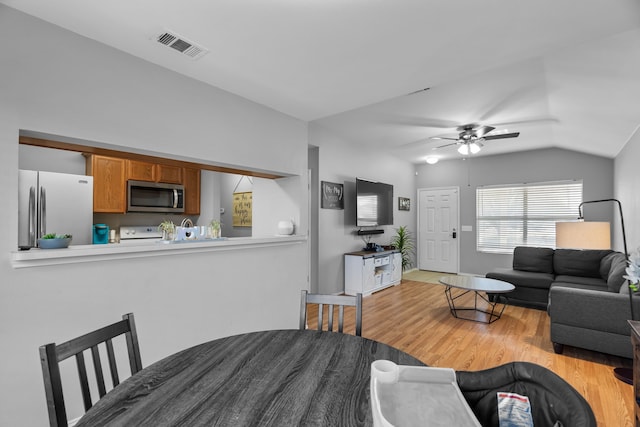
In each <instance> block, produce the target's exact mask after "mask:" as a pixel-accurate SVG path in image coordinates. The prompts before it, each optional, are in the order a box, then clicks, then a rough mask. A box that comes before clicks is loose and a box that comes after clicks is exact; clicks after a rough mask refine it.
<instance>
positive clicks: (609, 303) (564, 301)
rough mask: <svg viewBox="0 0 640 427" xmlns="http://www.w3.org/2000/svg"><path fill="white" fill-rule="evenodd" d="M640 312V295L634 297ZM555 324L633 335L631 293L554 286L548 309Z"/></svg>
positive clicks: (635, 308)
mask: <svg viewBox="0 0 640 427" xmlns="http://www.w3.org/2000/svg"><path fill="white" fill-rule="evenodd" d="M634 311H635V313H638V314H640V298H634ZM547 312H548V313H549V317H550V318H551V323H558V324H563V325H569V326H575V327H579V328H584V329H593V330H597V331H603V332H610V333H616V334H621V335H629V334H630V329H629V324H628V323H627V320H630V319H631V308H630V306H629V295H628V294H620V293H615V292H603V291H594V290H590V289H578V288H568V287H563V286H552V287H551V289H550V291H549V306H548V309H547Z"/></svg>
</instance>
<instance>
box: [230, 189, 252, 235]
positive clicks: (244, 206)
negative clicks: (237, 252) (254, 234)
mask: <svg viewBox="0 0 640 427" xmlns="http://www.w3.org/2000/svg"><path fill="white" fill-rule="evenodd" d="M252 205H253V193H252V192H251V191H247V192H244V193H233V226H234V227H251V222H252V217H251V212H252V210H253V206H252Z"/></svg>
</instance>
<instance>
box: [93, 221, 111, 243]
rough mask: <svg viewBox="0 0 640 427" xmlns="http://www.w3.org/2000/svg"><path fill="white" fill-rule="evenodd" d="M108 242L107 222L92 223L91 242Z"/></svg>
mask: <svg viewBox="0 0 640 427" xmlns="http://www.w3.org/2000/svg"><path fill="white" fill-rule="evenodd" d="M106 243H109V226H108V225H107V224H94V225H93V244H94V245H103V244H106Z"/></svg>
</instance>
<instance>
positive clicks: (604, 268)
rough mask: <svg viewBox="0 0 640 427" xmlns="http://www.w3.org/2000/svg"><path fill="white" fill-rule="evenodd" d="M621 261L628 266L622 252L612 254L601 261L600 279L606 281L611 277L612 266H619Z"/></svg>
mask: <svg viewBox="0 0 640 427" xmlns="http://www.w3.org/2000/svg"><path fill="white" fill-rule="evenodd" d="M614 261H615V262H614ZM620 261H622V262H624V263H625V264H626V259H625V257H624V254H622V253H621V252H611V253H609V254H607V255H605V256H603V257H602V260H600V277H602V278H603V279H605V280H606V279H607V277H609V272H610V271H611V266H612V265H614V264H617V263H618V262H620Z"/></svg>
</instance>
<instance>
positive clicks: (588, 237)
mask: <svg viewBox="0 0 640 427" xmlns="http://www.w3.org/2000/svg"><path fill="white" fill-rule="evenodd" d="M556 248H558V249H611V226H610V224H609V223H608V222H592V221H584V222H556Z"/></svg>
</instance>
